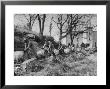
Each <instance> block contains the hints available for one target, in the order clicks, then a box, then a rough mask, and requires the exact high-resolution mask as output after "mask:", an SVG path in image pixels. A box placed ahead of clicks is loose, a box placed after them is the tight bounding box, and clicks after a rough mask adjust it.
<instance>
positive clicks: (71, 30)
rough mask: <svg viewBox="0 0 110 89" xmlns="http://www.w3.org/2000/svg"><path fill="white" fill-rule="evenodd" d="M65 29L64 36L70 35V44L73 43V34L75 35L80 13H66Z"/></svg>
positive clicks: (80, 16)
mask: <svg viewBox="0 0 110 89" xmlns="http://www.w3.org/2000/svg"><path fill="white" fill-rule="evenodd" d="M67 18H68V20H67V29H66V31H65V32H64V33H66V34H65V35H64V36H63V38H64V37H66V36H67V35H68V34H69V35H70V39H71V44H73V39H74V36H76V35H77V31H76V28H77V26H78V25H79V23H80V22H81V21H80V19H81V18H82V15H79V14H67Z"/></svg>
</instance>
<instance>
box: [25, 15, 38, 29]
mask: <svg viewBox="0 0 110 89" xmlns="http://www.w3.org/2000/svg"><path fill="white" fill-rule="evenodd" d="M23 15H24V17H25V18H26V20H27V25H26V27H27V29H28V30H30V31H31V30H32V27H33V24H34V23H35V20H36V19H37V15H36V14H23ZM26 27H25V28H26Z"/></svg>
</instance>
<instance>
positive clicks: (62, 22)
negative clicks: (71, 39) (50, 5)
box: [53, 14, 68, 42]
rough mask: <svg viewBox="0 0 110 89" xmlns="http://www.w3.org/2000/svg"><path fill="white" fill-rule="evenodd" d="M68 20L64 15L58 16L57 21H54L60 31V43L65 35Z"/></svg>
mask: <svg viewBox="0 0 110 89" xmlns="http://www.w3.org/2000/svg"><path fill="white" fill-rule="evenodd" d="M67 20H68V18H67V17H66V16H64V17H63V14H58V15H57V21H55V20H53V21H54V22H55V23H56V24H57V27H58V29H59V31H60V37H59V41H60V42H61V40H62V34H63V33H64V32H63V28H64V27H65V23H66V22H67Z"/></svg>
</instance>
